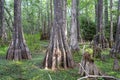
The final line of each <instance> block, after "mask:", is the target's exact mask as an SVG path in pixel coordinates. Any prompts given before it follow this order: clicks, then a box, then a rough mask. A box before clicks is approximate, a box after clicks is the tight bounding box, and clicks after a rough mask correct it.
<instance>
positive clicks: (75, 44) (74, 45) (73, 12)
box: [70, 0, 79, 51]
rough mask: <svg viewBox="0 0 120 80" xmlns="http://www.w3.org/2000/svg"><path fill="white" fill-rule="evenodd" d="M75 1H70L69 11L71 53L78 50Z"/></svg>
mask: <svg viewBox="0 0 120 80" xmlns="http://www.w3.org/2000/svg"><path fill="white" fill-rule="evenodd" d="M76 2H77V1H76V0H72V10H71V16H72V19H71V32H70V48H71V50H72V51H77V50H79V45H78V33H77V17H76V15H77V14H76V10H77V3H76Z"/></svg>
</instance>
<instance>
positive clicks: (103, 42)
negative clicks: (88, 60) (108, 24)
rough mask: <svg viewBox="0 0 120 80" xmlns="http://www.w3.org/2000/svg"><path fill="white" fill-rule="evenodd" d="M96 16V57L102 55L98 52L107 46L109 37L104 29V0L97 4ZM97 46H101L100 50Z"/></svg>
mask: <svg viewBox="0 0 120 80" xmlns="http://www.w3.org/2000/svg"><path fill="white" fill-rule="evenodd" d="M96 8H98V9H97V10H96V16H97V18H96V19H97V26H96V27H97V28H96V32H97V33H96V36H95V37H94V50H93V51H94V53H93V55H94V57H101V54H97V53H99V52H100V50H101V49H103V48H107V47H108V44H107V39H106V38H105V35H104V30H103V0H98V3H97V4H96ZM97 48H99V51H97Z"/></svg>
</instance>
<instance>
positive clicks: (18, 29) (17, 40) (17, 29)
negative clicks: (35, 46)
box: [6, 0, 31, 60]
mask: <svg viewBox="0 0 120 80" xmlns="http://www.w3.org/2000/svg"><path fill="white" fill-rule="evenodd" d="M6 59H8V60H22V59H31V54H30V52H29V49H28V47H27V45H26V43H25V39H24V37H23V32H22V25H21V0H14V31H13V37H12V41H11V44H10V46H9V49H8V51H7V55H6Z"/></svg>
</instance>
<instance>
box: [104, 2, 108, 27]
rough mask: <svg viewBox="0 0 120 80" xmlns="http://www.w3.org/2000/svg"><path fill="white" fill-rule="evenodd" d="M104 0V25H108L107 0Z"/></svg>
mask: <svg viewBox="0 0 120 80" xmlns="http://www.w3.org/2000/svg"><path fill="white" fill-rule="evenodd" d="M104 2H105V11H104V12H105V17H104V24H105V27H107V26H108V0H104Z"/></svg>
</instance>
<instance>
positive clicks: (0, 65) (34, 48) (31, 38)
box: [0, 34, 120, 80]
mask: <svg viewBox="0 0 120 80" xmlns="http://www.w3.org/2000/svg"><path fill="white" fill-rule="evenodd" d="M39 38H40V37H39V34H36V35H25V39H26V42H27V45H28V47H29V48H30V51H31V54H32V59H31V60H23V61H8V60H5V55H6V51H7V49H8V45H1V46H0V80H77V79H78V78H80V75H79V74H78V70H79V69H78V67H75V68H74V69H67V70H58V71H55V72H53V71H51V70H44V69H42V61H43V59H44V56H45V50H46V48H47V45H48V41H40V39H39ZM82 46H83V45H81V46H80V47H81V48H82ZM102 54H103V55H105V59H104V61H101V60H99V59H95V63H96V65H97V67H98V68H99V69H100V70H101V71H102V72H103V73H105V74H107V75H109V76H114V77H116V78H120V72H119V71H113V70H112V65H113V59H111V58H110V57H109V56H108V55H109V49H107V50H103V51H102ZM73 58H74V61H75V62H76V63H79V62H80V60H81V51H80V52H79V53H74V54H73ZM99 80H103V79H99Z"/></svg>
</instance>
